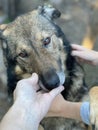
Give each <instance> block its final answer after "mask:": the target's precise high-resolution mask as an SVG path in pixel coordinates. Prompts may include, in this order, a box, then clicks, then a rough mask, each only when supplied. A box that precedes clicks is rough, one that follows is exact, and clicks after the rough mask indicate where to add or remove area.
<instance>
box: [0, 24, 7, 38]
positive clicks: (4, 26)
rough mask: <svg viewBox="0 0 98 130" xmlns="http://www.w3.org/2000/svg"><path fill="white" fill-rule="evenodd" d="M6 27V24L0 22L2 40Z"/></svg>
mask: <svg viewBox="0 0 98 130" xmlns="http://www.w3.org/2000/svg"><path fill="white" fill-rule="evenodd" d="M6 27H7V24H1V25H0V40H2V39H3V38H4V36H3V32H4V30H5V29H6Z"/></svg>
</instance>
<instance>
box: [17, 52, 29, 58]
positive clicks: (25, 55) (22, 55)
mask: <svg viewBox="0 0 98 130" xmlns="http://www.w3.org/2000/svg"><path fill="white" fill-rule="evenodd" d="M19 56H20V57H22V58H25V57H27V56H28V55H27V53H26V52H25V51H22V52H20V53H19Z"/></svg>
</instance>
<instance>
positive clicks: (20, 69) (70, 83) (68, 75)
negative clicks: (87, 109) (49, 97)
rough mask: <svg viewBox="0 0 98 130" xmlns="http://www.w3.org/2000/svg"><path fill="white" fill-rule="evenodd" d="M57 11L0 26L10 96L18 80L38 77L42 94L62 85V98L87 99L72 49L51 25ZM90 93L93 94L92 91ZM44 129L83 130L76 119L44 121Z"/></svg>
mask: <svg viewBox="0 0 98 130" xmlns="http://www.w3.org/2000/svg"><path fill="white" fill-rule="evenodd" d="M58 17H60V12H59V11H58V10H57V9H55V8H53V7H50V6H41V7H39V8H38V9H36V10H34V11H32V12H29V13H27V14H25V15H22V16H19V17H18V18H16V19H15V21H13V22H12V23H9V24H7V25H1V26H0V39H1V46H2V50H3V57H4V62H5V65H6V68H7V77H8V92H9V94H11V93H12V92H13V90H14V89H15V86H16V83H17V81H18V80H20V79H22V78H25V77H29V76H30V75H31V74H32V73H33V72H36V73H38V75H39V85H40V87H41V88H42V89H44V90H45V91H49V90H51V89H53V88H56V87H58V86H59V85H60V84H63V85H64V87H65V90H64V91H63V92H62V95H63V97H64V98H65V99H67V100H69V101H83V99H84V98H86V97H88V88H87V86H86V85H85V81H84V71H83V69H82V67H81V66H80V64H79V63H78V62H77V61H76V59H75V58H74V57H72V56H71V46H70V43H69V41H68V40H67V39H66V37H65V35H64V33H63V32H62V30H61V28H60V27H59V26H58V25H57V24H56V23H55V22H54V19H56V18H58ZM91 93H92V92H91ZM42 125H43V127H44V129H45V130H65V129H66V130H86V129H88V127H87V126H86V125H85V124H83V123H80V122H78V121H75V120H70V119H64V118H46V119H44V120H43V121H42Z"/></svg>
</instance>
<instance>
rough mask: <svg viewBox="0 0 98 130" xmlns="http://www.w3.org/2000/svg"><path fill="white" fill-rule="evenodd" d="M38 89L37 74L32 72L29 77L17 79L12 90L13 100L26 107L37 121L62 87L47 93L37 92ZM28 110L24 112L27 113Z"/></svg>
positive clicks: (45, 112)
mask: <svg viewBox="0 0 98 130" xmlns="http://www.w3.org/2000/svg"><path fill="white" fill-rule="evenodd" d="M38 89H39V86H38V75H37V74H35V73H34V74H33V75H32V76H31V77H30V78H28V79H23V80H21V81H19V82H18V84H17V86H16V89H15V91H14V100H15V102H18V103H20V104H21V105H23V106H24V107H26V109H27V110H28V111H29V113H30V114H31V115H32V117H33V121H34V122H37V123H39V122H40V121H41V120H42V119H43V118H44V116H45V115H46V114H47V112H48V110H49V107H50V105H51V103H52V101H53V99H54V98H55V97H56V96H57V95H58V94H59V93H60V92H61V91H62V90H63V89H64V87H63V86H60V87H58V88H56V89H53V90H52V91H50V92H48V93H42V92H41V91H39V92H37V90H38ZM28 111H27V113H26V114H28Z"/></svg>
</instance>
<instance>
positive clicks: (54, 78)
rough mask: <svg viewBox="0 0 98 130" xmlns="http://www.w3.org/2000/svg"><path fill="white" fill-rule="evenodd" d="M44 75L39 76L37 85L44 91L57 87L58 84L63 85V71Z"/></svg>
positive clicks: (64, 77)
mask: <svg viewBox="0 0 98 130" xmlns="http://www.w3.org/2000/svg"><path fill="white" fill-rule="evenodd" d="M45 77H46V78H44V77H41V78H40V80H39V86H40V88H41V89H43V90H44V91H46V92H48V91H50V90H52V89H54V88H57V87H59V86H60V85H63V84H64V82H65V79H66V76H65V73H64V72H62V71H61V72H56V73H55V74H54V73H52V75H51V73H50V74H49V73H48V75H46V76H45Z"/></svg>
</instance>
